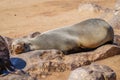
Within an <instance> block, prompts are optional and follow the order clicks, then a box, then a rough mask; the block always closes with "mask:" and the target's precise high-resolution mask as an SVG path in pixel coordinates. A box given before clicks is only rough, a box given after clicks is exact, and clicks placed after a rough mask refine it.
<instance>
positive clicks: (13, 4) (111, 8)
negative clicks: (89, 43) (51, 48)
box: [0, 0, 120, 80]
mask: <svg viewBox="0 0 120 80" xmlns="http://www.w3.org/2000/svg"><path fill="white" fill-rule="evenodd" d="M119 3H120V1H119V0H118V1H116V0H111V1H110V0H64V1H63V0H19V1H18V0H0V35H3V36H7V37H11V38H18V37H22V36H25V35H28V34H30V33H32V32H36V31H39V32H44V31H47V30H50V29H54V28H59V27H63V26H67V25H71V24H75V23H77V22H80V21H83V20H85V19H88V18H103V19H105V20H106V21H108V22H109V23H110V24H111V25H112V27H113V28H114V31H115V35H120V27H119V21H120V20H119V17H120V14H119V9H120V8H119ZM117 41H118V42H119V41H120V39H119V38H118V39H117ZM102 48H103V49H104V51H103V49H102ZM112 48H113V49H112ZM115 49H117V50H115ZM106 50H108V51H107V53H111V55H105V57H104V56H102V57H100V59H103V58H104V59H103V60H99V58H98V57H97V58H96V57H95V58H94V59H95V60H91V61H96V60H97V61H96V63H98V64H103V65H107V66H109V67H110V68H112V69H113V70H114V71H115V73H116V74H117V80H120V68H119V66H120V63H119V60H120V56H119V55H116V56H115V54H119V53H120V52H119V47H118V46H117V48H116V46H113V45H106V46H103V47H100V49H98V50H96V52H97V53H98V52H101V53H106V52H105V51H106ZM109 50H110V51H109ZM116 51H117V52H116ZM91 53H92V54H94V52H91ZM36 55H37V53H36ZM39 55H40V54H39ZM77 55H78V54H77ZM22 56H24V58H23V57H22ZM25 56H27V54H22V55H19V58H20V60H21V58H23V60H21V61H22V62H24V61H25V62H24V65H22V68H21V69H23V70H25V71H28V72H29V73H31V74H30V75H28V74H26V76H25V78H26V77H27V79H28V78H29V79H32V78H33V77H35V76H36V75H33V74H35V73H36V74H37V78H41V77H42V79H41V80H53V79H54V80H67V79H68V76H69V75H70V72H71V66H70V64H71V63H72V62H71V63H69V62H67V61H68V60H69V59H71V55H70V56H67V57H64V58H65V59H63V60H62V61H63V63H66V64H67V63H69V66H68V67H69V68H67V69H66V68H64V67H63V66H64V65H66V64H63V66H61V67H62V68H60V70H61V69H62V71H60V70H59V69H56V68H55V70H58V71H52V73H51V72H50V73H49V74H47V75H48V76H47V77H46V76H45V75H46V74H45V75H40V74H41V73H39V71H40V70H36V69H35V68H34V67H30V66H31V64H29V63H31V62H34V66H36V64H37V63H35V62H37V61H34V57H35V59H37V58H36V56H33V55H32V57H33V59H32V58H31V57H30V55H29V56H27V57H30V58H26V57H25ZM44 56H46V55H43V56H42V57H43V58H44ZM56 56H57V55H56ZM61 56H62V55H59V56H58V57H57V61H58V62H59V60H61V58H60V57H61ZM83 56H84V55H83ZM106 56H107V57H106ZM74 57H75V55H74ZM108 57H109V58H108ZM43 58H42V59H43ZM59 58H60V59H59ZM29 59H30V60H29ZM79 59H81V58H78V60H79ZM14 60H16V59H15V57H13V61H14ZM83 60H84V59H83ZM88 60H90V58H89V59H88ZM88 60H87V61H88ZM26 61H31V62H27V63H26ZM52 61H53V62H54V60H52ZM55 61H56V60H55ZM71 61H72V60H71ZM84 61H86V60H84ZM84 61H82V62H84ZM73 63H74V62H73ZM75 64H76V65H77V66H73V67H79V66H81V65H82V64H89V61H88V62H87V63H86V62H85V63H79V65H78V63H75ZM25 66H26V67H25ZM37 67H40V66H37ZM53 70H54V69H53ZM18 73H19V72H18ZM38 74H39V76H38ZM11 75H12V74H10V76H11ZM14 75H16V74H13V77H14ZM31 75H33V76H32V77H30V76H31ZM17 77H19V78H24V76H23V75H22V76H21V75H20V76H19V75H17ZM6 78H7V76H6V77H4V79H6ZM1 79H2V78H1ZM11 79H12V78H11ZM2 80H3V79H2Z"/></svg>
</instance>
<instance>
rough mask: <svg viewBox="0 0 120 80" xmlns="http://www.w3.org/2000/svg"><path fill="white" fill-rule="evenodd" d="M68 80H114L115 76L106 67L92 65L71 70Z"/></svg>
mask: <svg viewBox="0 0 120 80" xmlns="http://www.w3.org/2000/svg"><path fill="white" fill-rule="evenodd" d="M68 80H116V74H115V72H114V71H113V70H112V69H111V68H109V67H108V66H104V65H97V64H92V65H89V66H83V67H80V68H77V69H75V70H73V71H72V72H71V74H70V76H69V79H68Z"/></svg>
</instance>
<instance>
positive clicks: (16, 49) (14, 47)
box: [11, 43, 24, 55]
mask: <svg viewBox="0 0 120 80" xmlns="http://www.w3.org/2000/svg"><path fill="white" fill-rule="evenodd" d="M22 52H24V44H21V43H19V44H17V45H12V50H11V53H12V54H14V55H15V54H20V53H22Z"/></svg>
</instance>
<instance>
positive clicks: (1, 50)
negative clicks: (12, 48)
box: [0, 36, 14, 74]
mask: <svg viewBox="0 0 120 80" xmlns="http://www.w3.org/2000/svg"><path fill="white" fill-rule="evenodd" d="M4 71H8V72H11V71H14V67H13V65H12V63H11V61H10V53H9V49H8V45H7V42H6V40H5V38H4V37H3V36H0V74H4Z"/></svg>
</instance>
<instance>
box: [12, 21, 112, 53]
mask: <svg viewBox="0 0 120 80" xmlns="http://www.w3.org/2000/svg"><path fill="white" fill-rule="evenodd" d="M113 38H114V32H113V29H112V27H111V26H110V25H109V24H108V23H107V22H106V21H105V20H102V19H88V20H85V21H83V22H80V23H77V24H74V25H71V26H67V27H62V28H57V29H54V30H49V31H46V32H43V33H41V34H39V35H37V36H35V37H33V38H22V39H17V40H14V41H13V43H12V50H13V53H14V54H18V53H21V52H25V51H30V50H46V49H58V50H61V51H63V52H67V53H69V51H72V50H75V49H79V50H81V49H94V48H97V47H99V46H101V45H103V44H105V43H107V42H113ZM16 45H18V46H19V47H15V46H16ZM16 51H18V52H16Z"/></svg>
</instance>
